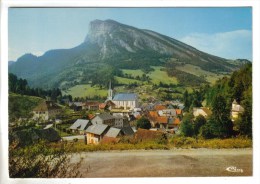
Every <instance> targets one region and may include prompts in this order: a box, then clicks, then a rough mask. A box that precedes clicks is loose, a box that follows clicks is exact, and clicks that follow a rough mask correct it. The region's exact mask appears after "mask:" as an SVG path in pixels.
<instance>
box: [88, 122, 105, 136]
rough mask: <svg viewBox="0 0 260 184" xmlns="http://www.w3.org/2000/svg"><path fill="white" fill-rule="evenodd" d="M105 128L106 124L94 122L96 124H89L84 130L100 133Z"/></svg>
mask: <svg viewBox="0 0 260 184" xmlns="http://www.w3.org/2000/svg"><path fill="white" fill-rule="evenodd" d="M107 128H108V125H104V124H96V125H91V126H89V127H88V128H87V130H86V132H88V133H93V134H97V135H101V134H102V133H103V132H104V131H105V130H106V129H107Z"/></svg>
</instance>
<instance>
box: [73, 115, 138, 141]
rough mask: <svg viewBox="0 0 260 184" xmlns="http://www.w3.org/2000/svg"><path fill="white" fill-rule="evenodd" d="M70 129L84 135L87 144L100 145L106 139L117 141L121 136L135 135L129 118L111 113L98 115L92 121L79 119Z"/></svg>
mask: <svg viewBox="0 0 260 184" xmlns="http://www.w3.org/2000/svg"><path fill="white" fill-rule="evenodd" d="M69 129H70V130H71V131H72V132H74V133H78V134H80V135H84V137H82V138H85V139H86V143H87V144H98V143H99V142H100V141H102V140H106V139H109V140H113V141H116V140H118V139H117V138H119V137H121V136H132V135H133V134H134V130H133V129H132V128H131V126H130V124H129V121H128V118H127V117H125V116H121V115H118V114H117V115H111V114H109V113H102V114H98V115H96V116H95V117H93V118H92V119H91V120H86V119H78V120H77V121H75V122H74V123H73V124H72V125H71V126H70V127H69Z"/></svg>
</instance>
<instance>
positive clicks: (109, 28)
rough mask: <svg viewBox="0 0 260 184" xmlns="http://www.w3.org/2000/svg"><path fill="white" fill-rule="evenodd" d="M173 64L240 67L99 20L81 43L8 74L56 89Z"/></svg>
mask: <svg viewBox="0 0 260 184" xmlns="http://www.w3.org/2000/svg"><path fill="white" fill-rule="evenodd" d="M169 63H170V65H171V66H173V67H175V66H182V65H187V64H190V65H192V66H196V67H200V68H201V69H202V70H205V71H209V72H213V73H223V72H231V71H233V70H235V69H237V68H238V66H237V65H235V64H233V63H232V62H230V61H228V60H227V59H224V58H221V57H217V56H213V55H210V54H207V53H205V52H202V51H199V50H197V49H196V48H194V47H191V46H189V45H187V44H185V43H182V42H180V41H178V40H176V39H173V38H170V37H168V36H165V35H162V34H159V33H156V32H154V31H150V30H145V29H138V28H135V27H132V26H128V25H124V24H121V23H119V22H116V21H114V20H105V21H102V20H94V21H92V22H90V25H89V31H88V34H87V36H86V38H85V40H84V41H83V42H82V43H81V44H79V45H78V46H77V47H74V48H71V49H56V50H50V51H47V52H46V53H45V54H44V55H42V56H40V57H37V56H34V55H32V54H25V55H23V56H21V57H20V58H19V59H18V60H17V61H16V62H15V63H13V64H12V65H9V72H11V73H14V74H16V75H17V76H18V77H21V78H25V79H27V80H28V82H29V84H30V85H31V86H33V87H45V88H52V87H64V86H67V87H68V86H73V85H75V84H79V83H87V82H90V81H92V82H94V81H97V78H98V79H99V82H100V81H102V82H101V84H106V82H107V80H110V79H109V78H111V77H112V76H113V75H122V74H120V72H121V71H120V69H141V70H143V71H145V72H149V71H151V70H152V68H151V66H162V67H165V66H169V65H167V64H169ZM177 72H178V71H177ZM182 76H183V75H182Z"/></svg>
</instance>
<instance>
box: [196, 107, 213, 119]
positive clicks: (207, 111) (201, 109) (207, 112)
mask: <svg viewBox="0 0 260 184" xmlns="http://www.w3.org/2000/svg"><path fill="white" fill-rule="evenodd" d="M211 114H212V112H211V110H210V109H208V108H206V107H194V108H193V115H194V117H197V116H199V115H202V116H204V117H205V118H207V117H208V116H210V115H211Z"/></svg>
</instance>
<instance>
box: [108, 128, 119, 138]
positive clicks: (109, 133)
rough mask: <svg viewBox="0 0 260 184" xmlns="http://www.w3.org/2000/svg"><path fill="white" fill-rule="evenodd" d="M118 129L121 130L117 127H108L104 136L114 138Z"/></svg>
mask: <svg viewBox="0 0 260 184" xmlns="http://www.w3.org/2000/svg"><path fill="white" fill-rule="evenodd" d="M120 131H121V129H119V128H110V129H109V130H108V132H107V133H106V135H105V136H107V137H114V138H116V137H117V136H118V134H119V133H120Z"/></svg>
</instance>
